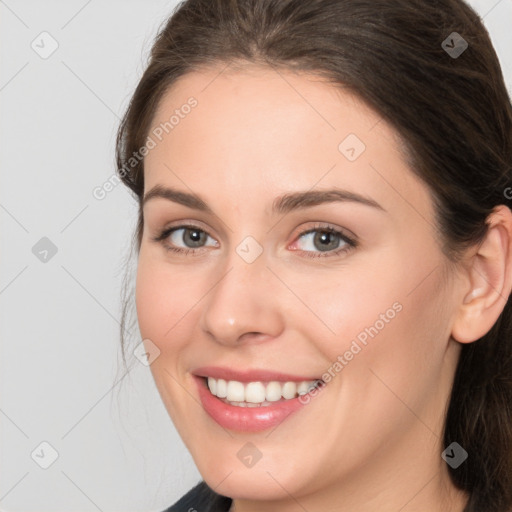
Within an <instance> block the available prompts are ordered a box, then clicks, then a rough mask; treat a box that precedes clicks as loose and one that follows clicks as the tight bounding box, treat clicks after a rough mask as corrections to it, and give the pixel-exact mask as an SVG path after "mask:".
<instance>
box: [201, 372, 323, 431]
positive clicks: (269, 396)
mask: <svg viewBox="0 0 512 512" xmlns="http://www.w3.org/2000/svg"><path fill="white" fill-rule="evenodd" d="M193 377H194V380H195V381H196V384H197V390H198V393H199V399H200V401H201V404H202V406H203V409H204V411H205V412H206V413H207V415H208V416H209V417H210V418H211V419H213V420H214V421H215V422H216V423H217V424H219V425H220V426H221V427H223V428H225V429H229V430H235V431H243V432H257V431H262V430H266V429H269V428H272V427H275V426H276V425H279V424H280V423H282V422H283V421H285V420H286V419H287V418H290V417H292V416H293V413H294V412H296V411H299V410H301V409H303V408H304V407H305V405H306V404H309V403H310V402H311V401H312V400H316V399H317V396H318V395H319V394H320V393H319V392H320V391H321V390H323V389H324V388H325V383H324V382H323V381H322V380H321V379H318V378H308V377H300V376H294V375H286V374H282V373H277V372H271V371H264V370H258V371H256V370H251V371H247V372H240V371H235V370H232V369H230V368H219V367H208V368H202V369H199V370H196V371H195V372H194V374H193Z"/></svg>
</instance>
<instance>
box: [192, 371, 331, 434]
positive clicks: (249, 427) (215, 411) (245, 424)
mask: <svg viewBox="0 0 512 512" xmlns="http://www.w3.org/2000/svg"><path fill="white" fill-rule="evenodd" d="M267 373H268V372H267ZM260 375H261V374H260ZM273 375H275V374H273ZM210 376H211V377H213V375H211V374H210ZM193 377H194V380H195V382H196V384H197V389H198V392H199V399H200V400H201V404H202V405H203V408H204V410H205V411H206V413H207V414H208V415H209V416H210V417H211V418H212V419H213V420H214V421H215V422H217V423H218V424H219V425H220V426H221V427H223V428H225V429H228V430H235V431H241V432H260V431H263V430H267V429H269V428H272V427H275V426H277V425H279V424H280V423H282V422H283V421H285V420H286V419H287V418H289V417H290V416H292V415H293V413H294V412H297V411H299V410H301V409H302V408H303V407H304V406H305V405H306V403H303V402H301V401H300V399H301V397H300V396H298V397H295V398H292V399H290V400H283V401H280V402H275V403H273V404H272V405H268V406H261V407H237V406H235V405H229V404H226V403H224V402H223V401H222V400H220V399H219V398H217V397H216V396H214V395H212V394H211V393H210V390H209V389H208V385H207V383H206V379H205V378H204V376H198V375H193ZM218 378H224V377H218ZM251 379H253V376H252V375H251ZM230 380H237V379H230ZM259 380H263V379H259ZM270 380H277V379H275V378H274V379H270ZM299 380H314V379H304V378H303V377H300V379H299ZM240 382H249V381H247V380H244V381H240ZM321 390H322V388H319V392H320V391H321ZM316 397H317V394H315V395H310V397H309V400H314V399H315V398H316Z"/></svg>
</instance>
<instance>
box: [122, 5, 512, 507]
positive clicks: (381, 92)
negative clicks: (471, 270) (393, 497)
mask: <svg viewBox="0 0 512 512" xmlns="http://www.w3.org/2000/svg"><path fill="white" fill-rule="evenodd" d="M452 32H457V33H459V34H460V35H461V36H462V37H463V38H464V39H465V40H466V41H467V43H468V48H467V49H466V51H465V52H464V53H463V54H462V55H460V56H459V57H458V58H452V56H450V55H448V53H447V52H446V51H445V50H444V49H443V48H442V46H441V45H442V42H443V41H444V40H445V39H446V38H447V37H448V36H449V35H450V34H451V33H452ZM228 63H229V64H236V63H249V64H251V63H252V64H259V65H267V66H272V67H274V68H275V69H276V70H278V69H288V70H295V71H306V72H310V73H314V74H317V75H318V76H321V77H324V78H325V79H327V80H328V81H329V82H331V83H332V84H333V85H335V86H339V87H344V88H348V90H349V91H351V92H353V93H355V94H357V95H358V96H359V97H360V98H362V99H363V100H364V101H365V102H366V103H367V104H368V105H369V106H370V107H372V108H373V109H374V110H375V111H376V112H378V113H379V114H380V115H381V116H382V118H383V119H385V120H386V121H387V122H389V123H390V124H391V125H392V126H393V127H394V128H395V129H396V131H397V132H398V133H399V135H400V136H401V139H402V141H403V143H404V146H405V149H406V151H405V153H406V154H407V156H408V158H409V163H410V165H411V169H412V171H413V172H414V173H416V174H417V175H418V176H419V177H420V178H421V179H422V180H423V181H424V182H425V183H426V184H427V185H428V186H429V189H430V191H431V194H432V198H433V201H434V205H435V207H436V217H437V218H436V220H437V227H438V232H439V236H440V241H441V243H442V247H443V250H444V252H445V254H446V256H447V257H448V258H449V260H450V261H452V262H454V263H456V262H457V260H458V257H459V256H460V254H462V251H463V250H464V249H466V248H467V247H469V246H471V245H473V244H476V243H478V242H479V241H481V240H482V238H483V236H484V235H485V233H486V229H487V225H486V219H487V217H488V215H489V214H490V213H491V212H492V210H493V208H494V207H495V206H497V205H499V204H506V205H507V206H510V204H511V202H510V201H509V199H508V198H507V197H505V196H506V195H507V194H505V193H504V191H505V190H506V189H507V187H509V186H512V167H511V166H512V106H511V103H510V97H509V95H508V92H507V89H506V86H505V83H504V79H503V75H502V71H501V68H500V65H499V62H498V58H497V56H496V53H495V51H494V49H493V46H492V44H491V41H490V38H489V35H488V33H487V31H486V29H485V28H484V26H483V24H482V21H481V19H480V18H479V17H478V15H477V14H476V13H475V12H474V11H473V10H472V9H471V8H470V7H469V6H468V5H467V4H466V3H464V2H463V1H462V0H307V1H304V0H187V1H185V2H182V3H180V4H179V5H178V6H177V7H176V9H175V11H174V13H173V15H172V16H171V17H170V19H169V20H168V21H167V22H166V24H165V26H163V28H162V29H161V30H160V32H159V34H158V36H157V38H156V40H155V43H154V45H153V47H152V51H151V55H150V61H149V64H148V66H147V69H146V71H145V72H144V74H143V76H142V78H141V80H140V82H139V84H138V87H137V88H136V91H135V93H134V95H133V97H132V99H131V102H130V105H129V107H128V109H127V112H126V114H125V116H124V118H123V120H122V123H121V125H120V128H119V132H118V137H117V147H116V160H117V162H116V163H117V168H118V170H121V169H123V171H122V172H120V173H119V175H120V177H121V179H122V180H123V182H124V183H125V184H126V185H127V186H128V187H129V188H130V189H131V191H132V192H133V193H134V195H135V196H136V198H137V199H138V201H139V204H140V202H141V199H142V195H143V192H144V161H143V160H141V161H140V162H138V163H137V164H136V165H134V166H133V167H131V168H130V169H129V171H127V169H128V167H127V162H128V161H129V159H130V158H131V156H132V155H133V153H134V152H136V151H138V150H139V148H141V147H142V146H144V144H145V142H146V139H147V137H148V132H149V129H150V123H151V120H152V116H153V114H154V113H155V110H156V108H157V106H158V104H159V101H160V100H161V99H162V96H163V95H164V93H165V92H166V90H167V89H168V88H169V87H170V86H171V85H172V84H173V83H174V82H175V81H176V80H177V79H178V78H179V77H181V76H183V75H184V74H186V73H188V72H191V71H194V70H200V69H201V68H205V67H208V66H211V65H217V66H218V65H224V64H228ZM142 229H143V217H142V209H139V219H138V225H137V230H136V233H135V243H136V244H138V246H137V250H138V247H140V242H141V236H142ZM511 308H512V305H511V302H510V298H509V300H508V301H507V304H506V306H505V308H504V310H503V313H502V314H501V316H500V318H499V319H498V321H497V322H496V324H495V325H494V327H493V328H492V329H491V330H490V331H489V332H488V333H487V334H486V335H485V336H483V337H482V338H481V339H480V340H478V341H476V342H474V343H469V344H464V345H463V347H462V352H461V357H460V361H459V364H458V367H457V371H456V375H455V381H454V386H453V389H452V395H451V400H450V404H449V408H448V411H447V419H446V427H445V432H444V445H445V446H448V445H449V444H450V443H452V442H453V441H456V442H457V443H459V444H460V445H461V446H462V447H463V448H464V449H465V450H466V451H467V452H468V454H469V457H468V459H467V460H466V461H465V462H464V463H463V464H462V465H461V466H459V467H458V468H457V469H451V468H449V469H450V475H451V478H452V480H453V482H454V484H455V485H456V486H457V487H459V488H460V489H463V490H466V491H467V492H468V493H469V494H470V499H469V502H468V504H467V506H466V508H465V512H509V511H512V309H511ZM123 318H124V319H125V316H123ZM122 332H123V330H122ZM122 341H123V340H122ZM122 344H123V347H124V343H122Z"/></svg>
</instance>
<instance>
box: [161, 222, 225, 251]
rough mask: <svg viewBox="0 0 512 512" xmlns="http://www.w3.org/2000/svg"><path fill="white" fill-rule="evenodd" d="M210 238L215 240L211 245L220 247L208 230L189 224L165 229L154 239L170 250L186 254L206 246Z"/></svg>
mask: <svg viewBox="0 0 512 512" xmlns="http://www.w3.org/2000/svg"><path fill="white" fill-rule="evenodd" d="M208 239H210V240H212V241H213V243H210V246H213V247H218V245H219V244H218V242H217V241H216V240H215V239H213V238H212V237H211V236H210V235H208V233H206V231H204V230H203V229H201V228H199V227H197V226H193V225H187V226H176V227H173V228H168V229H165V230H164V231H162V232H161V233H160V235H158V236H157V237H156V238H155V239H154V240H155V241H157V242H161V243H162V244H163V246H164V247H165V248H166V249H167V250H169V251H174V252H179V253H185V254H186V253H188V252H190V251H192V252H193V251H195V250H196V249H202V248H203V247H206V246H207V245H206V242H207V241H208ZM180 244H181V246H180Z"/></svg>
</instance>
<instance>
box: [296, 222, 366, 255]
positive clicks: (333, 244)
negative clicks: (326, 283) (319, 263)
mask: <svg viewBox="0 0 512 512" xmlns="http://www.w3.org/2000/svg"><path fill="white" fill-rule="evenodd" d="M294 245H295V246H297V245H298V246H299V247H298V250H300V251H301V252H304V253H305V256H306V257H311V258H318V257H327V256H335V255H338V254H341V253H343V252H346V251H349V250H350V249H352V248H354V247H356V246H357V242H356V241H355V240H354V239H352V238H350V237H348V236H346V235H345V234H343V233H342V232H341V231H340V230H338V229H335V228H333V227H332V226H329V225H327V226H326V225H321V226H315V227H314V228H313V229H309V230H307V231H305V232H303V233H302V234H300V235H299V237H298V239H297V242H295V243H294ZM301 246H302V247H301ZM294 250H297V249H295V248H294ZM308 253H310V254H308ZM315 253H316V254H315ZM319 253H320V254H319ZM321 253H323V254H321Z"/></svg>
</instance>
